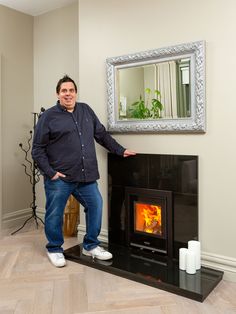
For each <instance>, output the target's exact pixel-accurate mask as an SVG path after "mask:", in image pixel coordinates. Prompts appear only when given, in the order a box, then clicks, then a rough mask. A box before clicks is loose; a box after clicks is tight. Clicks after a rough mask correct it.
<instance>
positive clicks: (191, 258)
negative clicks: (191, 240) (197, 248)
mask: <svg viewBox="0 0 236 314" xmlns="http://www.w3.org/2000/svg"><path fill="white" fill-rule="evenodd" d="M186 273H188V274H191V275H193V274H195V273H196V254H195V253H194V252H193V251H191V250H188V251H187V253H186Z"/></svg>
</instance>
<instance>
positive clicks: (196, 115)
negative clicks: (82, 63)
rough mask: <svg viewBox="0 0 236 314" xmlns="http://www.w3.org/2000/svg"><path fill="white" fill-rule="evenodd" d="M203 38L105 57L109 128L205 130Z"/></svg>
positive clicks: (150, 130)
mask: <svg viewBox="0 0 236 314" xmlns="http://www.w3.org/2000/svg"><path fill="white" fill-rule="evenodd" d="M204 68H205V52H204V42H194V43H189V44H183V45H178V46H171V47H167V48H161V49H156V50H151V51H146V52H141V53H136V54H132V55H125V56H120V57H115V58H109V59H107V86H108V130H109V131H111V132H205V99H204V96H205V90H204V88H205V87H204V86H205V77H204Z"/></svg>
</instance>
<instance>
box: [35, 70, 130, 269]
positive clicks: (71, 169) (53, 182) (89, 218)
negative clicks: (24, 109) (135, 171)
mask: <svg viewBox="0 0 236 314" xmlns="http://www.w3.org/2000/svg"><path fill="white" fill-rule="evenodd" d="M56 92H57V97H58V101H57V104H56V105H55V106H53V107H51V108H49V109H48V110H46V111H45V112H44V113H43V114H42V115H41V117H40V118H39V120H38V123H37V125H36V128H35V132H34V140H33V147H32V157H33V159H34V160H35V162H36V163H37V166H38V168H39V169H40V171H41V173H42V174H43V176H44V188H45V194H46V214H45V235H46V237H47V240H48V243H47V245H46V248H47V255H48V258H49V260H50V261H51V263H52V264H53V265H54V266H56V267H62V266H65V265H66V261H65V258H64V255H63V248H62V245H63V243H64V237H63V228H62V227H63V214H64V208H65V205H66V202H67V200H68V198H69V196H70V195H71V194H72V195H73V196H74V197H75V198H76V199H77V200H78V201H79V202H80V204H82V205H83V207H84V211H85V218H86V234H85V236H84V240H83V251H82V253H83V254H84V255H87V256H91V257H93V258H97V259H101V260H108V259H111V258H112V254H111V253H110V252H108V251H106V250H104V249H103V248H102V247H100V246H99V244H100V242H99V240H98V235H99V233H100V230H101V221H102V197H101V194H100V192H99V190H98V185H97V180H98V179H99V172H98V165H97V158H96V151H95V143H94V139H95V140H96V142H98V143H99V144H100V145H102V146H104V147H105V148H106V149H108V150H109V151H110V152H112V153H114V154H117V155H121V156H124V157H128V156H131V155H135V152H133V151H130V150H127V149H125V148H124V147H122V146H121V145H120V144H118V143H117V142H116V141H115V140H114V139H113V138H112V137H111V136H110V135H109V134H108V133H107V131H106V129H105V127H104V126H103V125H102V124H101V123H100V121H99V120H98V118H97V116H96V115H95V113H94V112H93V110H92V109H91V108H90V107H89V106H88V105H87V104H85V103H78V102H76V98H77V86H76V84H75V82H74V81H73V80H72V79H71V78H70V77H69V76H67V75H65V76H64V77H63V78H62V79H60V80H59V82H58V84H57V87H56Z"/></svg>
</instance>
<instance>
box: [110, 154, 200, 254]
mask: <svg viewBox="0 0 236 314" xmlns="http://www.w3.org/2000/svg"><path fill="white" fill-rule="evenodd" d="M108 176H109V177H108V180H109V204H108V210H109V214H108V217H109V223H108V224H109V235H108V236H109V243H114V244H118V245H122V246H134V245H133V244H136V247H138V246H139V245H140V248H142V249H148V246H149V247H150V248H151V250H152V251H153V252H155V254H158V252H159V253H160V254H161V255H163V254H164V255H166V256H167V257H173V258H175V259H177V260H178V252H179V248H180V247H187V243H188V241H189V240H198V156H192V155H156V154H137V155H136V156H134V157H130V158H121V157H118V156H115V155H112V154H109V157H108ZM135 191H136V192H137V193H136V192H135ZM133 201H134V204H133V203H132V202H133ZM135 201H138V202H141V203H144V204H145V203H146V204H148V205H150V204H151V205H152V204H153V205H154V206H160V207H161V209H162V211H161V212H162V228H163V230H162V236H160V234H159V235H151V234H150V235H147V233H141V232H140V230H136V232H133V229H134V226H132V223H133V220H134V217H135V212H133V213H132V207H133V208H134V207H135ZM130 207H131V208H130ZM130 232H131V234H130ZM147 236H149V237H148V238H149V239H148V240H147ZM144 242H146V243H148V242H150V245H146V246H145V244H144Z"/></svg>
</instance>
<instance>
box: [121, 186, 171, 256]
mask: <svg viewBox="0 0 236 314" xmlns="http://www.w3.org/2000/svg"><path fill="white" fill-rule="evenodd" d="M125 208H126V219H127V225H128V230H127V245H128V246H133V247H135V248H139V249H141V250H149V251H151V252H152V253H158V254H163V255H167V256H168V257H170V258H172V252H173V247H172V244H173V235H172V234H173V232H172V231H173V230H172V226H173V221H172V192H171V191H161V190H154V189H153V190H151V189H144V188H135V187H126V188H125Z"/></svg>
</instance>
